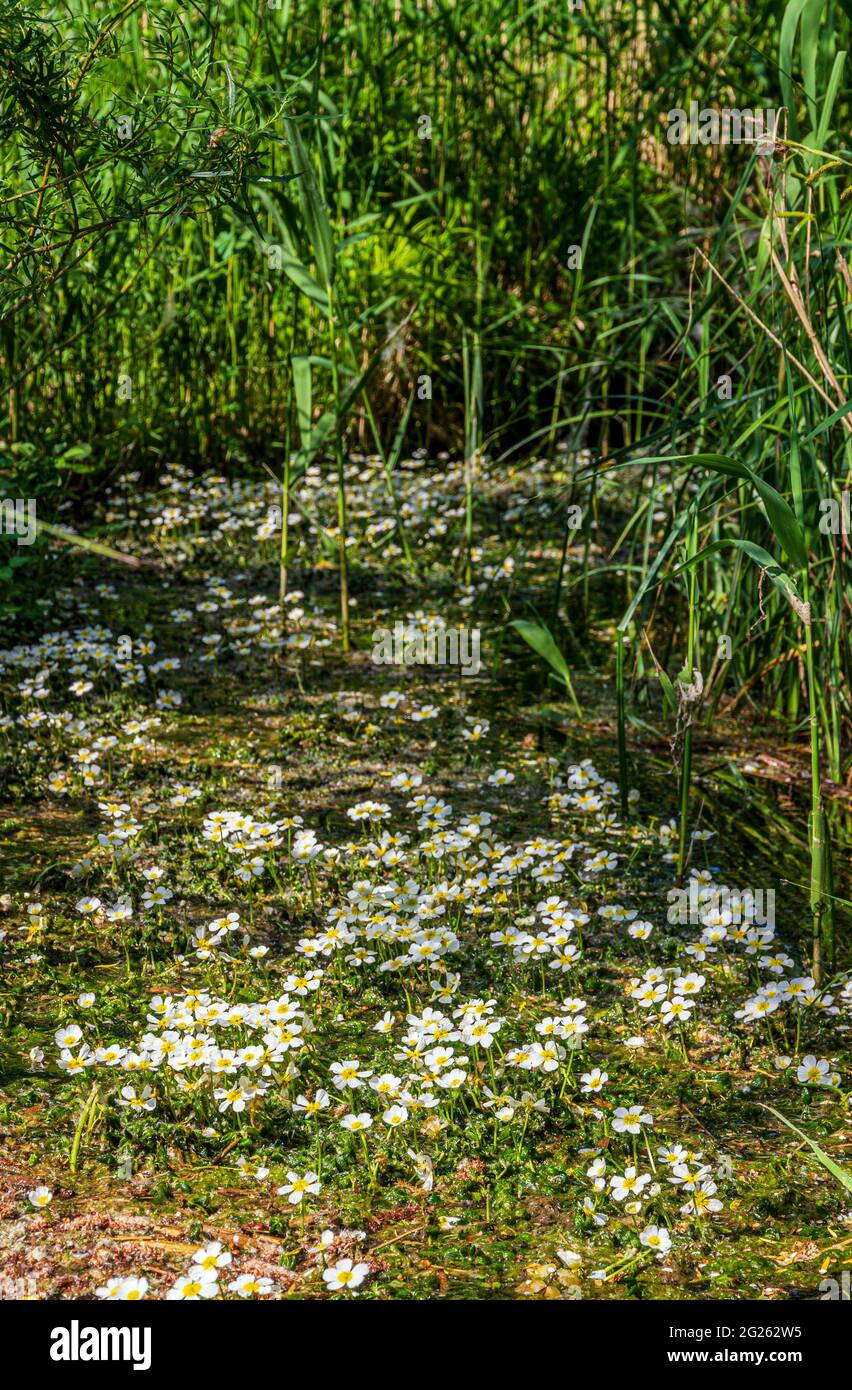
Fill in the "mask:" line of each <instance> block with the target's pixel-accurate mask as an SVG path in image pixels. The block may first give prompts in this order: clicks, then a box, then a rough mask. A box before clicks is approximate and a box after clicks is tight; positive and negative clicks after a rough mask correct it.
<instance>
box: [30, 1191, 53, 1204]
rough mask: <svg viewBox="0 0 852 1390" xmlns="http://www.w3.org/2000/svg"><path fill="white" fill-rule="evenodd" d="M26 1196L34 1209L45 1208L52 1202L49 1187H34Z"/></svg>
mask: <svg viewBox="0 0 852 1390" xmlns="http://www.w3.org/2000/svg"><path fill="white" fill-rule="evenodd" d="M27 1196H28V1197H29V1199H30V1202H31V1203H32V1205H33V1206H34V1207H46V1206H48V1205H49V1204H50V1203H51V1202H52V1201H53V1193H52V1192H51V1190H50V1188H49V1187H34V1188H33V1190H32V1192H28V1193H27Z"/></svg>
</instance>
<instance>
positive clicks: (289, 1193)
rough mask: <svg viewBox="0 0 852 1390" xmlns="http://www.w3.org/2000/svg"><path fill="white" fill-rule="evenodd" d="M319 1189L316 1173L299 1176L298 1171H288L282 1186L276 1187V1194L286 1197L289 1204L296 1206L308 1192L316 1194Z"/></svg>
mask: <svg viewBox="0 0 852 1390" xmlns="http://www.w3.org/2000/svg"><path fill="white" fill-rule="evenodd" d="M319 1191H320V1182H319V1179H318V1178H317V1175H316V1173H305V1175H304V1177H302V1178H300V1177H299V1174H298V1173H293V1172H289V1173H288V1174H287V1181H286V1182H285V1183H284V1186H283V1187H279V1188H278V1196H279V1197H286V1198H287V1201H288V1202H289V1203H290V1205H291V1206H294V1207H297V1206H298V1205H299V1203H300V1202H301V1201H302V1200H303V1199H304V1198H305V1196H306V1195H307V1194H308V1193H309V1192H311V1193H313V1195H314V1196H316V1195H317V1193H318V1192H319Z"/></svg>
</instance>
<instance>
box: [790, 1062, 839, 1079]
mask: <svg viewBox="0 0 852 1390" xmlns="http://www.w3.org/2000/svg"><path fill="white" fill-rule="evenodd" d="M796 1077H797V1079H798V1080H799V1081H801V1083H802V1085H803V1086H831V1085H833V1082H834V1078H833V1077H832V1075H831V1063H830V1062H829V1061H827V1059H826V1058H825V1057H820V1059H819V1061H817V1059H816V1057H803V1058H802V1065H801V1066H800V1067H799V1068H798V1070H797V1072H796Z"/></svg>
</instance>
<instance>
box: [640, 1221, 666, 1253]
mask: <svg viewBox="0 0 852 1390" xmlns="http://www.w3.org/2000/svg"><path fill="white" fill-rule="evenodd" d="M639 1240H640V1242H641V1244H642V1245H647V1247H648V1249H649V1250H656V1251H657V1253H658V1254H660V1255H664V1254H665V1253H666V1251H667V1250H671V1248H672V1241H671V1236H670V1235H669V1233H668V1231H667V1230H666V1228H665V1226H646V1227H645V1229H644V1231H643V1232H642V1233H641V1235H640V1236H639Z"/></svg>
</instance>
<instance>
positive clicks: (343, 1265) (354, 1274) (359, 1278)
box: [322, 1260, 370, 1293]
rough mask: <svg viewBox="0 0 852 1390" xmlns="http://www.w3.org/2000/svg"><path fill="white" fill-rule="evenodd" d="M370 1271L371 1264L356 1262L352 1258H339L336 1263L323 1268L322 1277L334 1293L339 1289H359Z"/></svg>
mask: <svg viewBox="0 0 852 1390" xmlns="http://www.w3.org/2000/svg"><path fill="white" fill-rule="evenodd" d="M369 1273H370V1266H369V1265H366V1264H354V1263H353V1261H352V1260H338V1261H337V1264H336V1265H331V1266H330V1267H329V1268H328V1269H326V1270H323V1276H322V1277H323V1279H324V1280H325V1282H326V1284H327V1285H328V1288H329V1291H330V1292H332V1293H334V1292H336V1291H337V1290H338V1289H357V1287H358V1285H359V1284H363V1282H364V1280H365V1279H366V1277H367V1275H368V1274H369Z"/></svg>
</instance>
